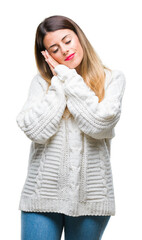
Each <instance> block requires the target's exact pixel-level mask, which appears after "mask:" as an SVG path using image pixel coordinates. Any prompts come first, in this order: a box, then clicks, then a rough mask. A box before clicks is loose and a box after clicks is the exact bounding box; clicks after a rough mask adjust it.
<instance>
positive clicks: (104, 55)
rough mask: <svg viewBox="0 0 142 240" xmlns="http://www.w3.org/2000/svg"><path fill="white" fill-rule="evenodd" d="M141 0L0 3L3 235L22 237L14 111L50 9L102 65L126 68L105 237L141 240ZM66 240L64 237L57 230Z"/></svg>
mask: <svg viewBox="0 0 142 240" xmlns="http://www.w3.org/2000/svg"><path fill="white" fill-rule="evenodd" d="M140 4H141V1H138V0H135V1H131V0H129V1H128V0H119V1H116V0H108V1H105V0H99V1H94V0H93V1H89V0H88V1H84V2H83V1H73V0H70V1H61V0H60V1H57V0H54V1H42V0H41V1H16V0H13V1H3V3H1V6H0V18H1V19H0V61H1V62H0V69H1V70H0V98H1V99H0V110H1V118H0V120H1V124H0V127H1V130H0V136H1V137H0V141H1V145H0V146H1V151H0V153H1V155H0V156H1V163H0V164H1V170H0V192H1V194H0V196H1V197H0V209H1V211H0V217H1V231H0V235H1V236H0V239H14V240H19V239H20V211H19V210H18V205H19V200H20V193H21V190H22V187H23V184H24V181H25V178H26V173H27V163H28V156H29V147H30V139H28V138H27V137H26V136H25V135H24V133H23V132H22V131H21V130H20V129H19V128H18V126H17V123H16V116H17V114H18V113H19V111H20V110H21V107H22V106H23V104H24V102H25V100H26V98H27V94H28V89H29V85H30V82H31V80H32V78H33V76H34V75H35V74H36V73H37V69H36V64H35V59H34V40H35V32H36V28H37V26H38V25H39V23H40V22H41V21H43V20H44V19H45V18H46V17H49V16H51V15H64V16H67V17H69V18H71V19H73V20H74V21H75V22H76V23H77V24H78V25H79V26H80V27H81V28H82V30H83V31H84V33H85V34H86V36H87V38H88V40H89V41H90V43H91V44H92V45H93V47H94V49H95V50H96V52H97V53H98V55H99V56H100V58H101V60H102V61H103V63H104V64H105V65H106V66H108V67H109V68H111V69H119V70H121V71H123V73H124V74H125V77H126V84H127V85H126V90H125V94H124V98H123V105H122V106H123V107H122V115H121V120H120V121H119V122H118V124H117V126H116V128H115V133H116V136H115V138H114V139H113V140H112V150H111V163H112V171H113V179H114V188H115V197H116V216H114V217H112V218H111V220H110V222H109V224H108V226H107V228H106V230H105V233H104V236H103V239H105V240H107V239H108V240H110V239H113V240H114V239H115V240H118V239H119V240H120V239H122V240H123V239H129V240H131V239H142V233H141V214H142V194H141V189H142V187H141V185H142V177H141V171H142V168H141V166H142V164H141V162H142V154H141V152H142V141H141V134H142V127H141V124H142V114H141V95H142V93H141V91H142V35H141V34H142V31H141V30H142V24H141V23H142V14H141V10H142V8H141V6H140ZM62 239H63V235H62Z"/></svg>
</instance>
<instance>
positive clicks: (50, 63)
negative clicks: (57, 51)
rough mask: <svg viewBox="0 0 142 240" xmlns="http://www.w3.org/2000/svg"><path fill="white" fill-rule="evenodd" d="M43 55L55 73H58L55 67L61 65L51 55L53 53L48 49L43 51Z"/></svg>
mask: <svg viewBox="0 0 142 240" xmlns="http://www.w3.org/2000/svg"><path fill="white" fill-rule="evenodd" d="M41 53H42V55H43V56H44V58H45V61H46V62H47V63H48V65H49V67H50V69H51V71H52V73H53V75H57V74H56V73H55V71H54V68H55V67H56V66H57V65H59V63H58V62H57V61H56V60H55V59H54V58H53V57H51V55H50V54H49V53H48V52H47V50H45V51H41Z"/></svg>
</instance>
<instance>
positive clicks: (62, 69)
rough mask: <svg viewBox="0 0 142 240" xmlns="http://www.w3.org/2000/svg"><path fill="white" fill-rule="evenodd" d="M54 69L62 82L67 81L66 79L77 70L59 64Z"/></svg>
mask: <svg viewBox="0 0 142 240" xmlns="http://www.w3.org/2000/svg"><path fill="white" fill-rule="evenodd" d="M54 71H55V72H56V73H57V75H58V77H59V79H60V80H61V81H62V82H65V80H66V79H67V78H68V77H69V76H70V75H72V74H73V73H74V71H76V70H75V69H70V68H69V67H67V66H65V65H63V64H59V65H57V66H56V67H55V68H54Z"/></svg>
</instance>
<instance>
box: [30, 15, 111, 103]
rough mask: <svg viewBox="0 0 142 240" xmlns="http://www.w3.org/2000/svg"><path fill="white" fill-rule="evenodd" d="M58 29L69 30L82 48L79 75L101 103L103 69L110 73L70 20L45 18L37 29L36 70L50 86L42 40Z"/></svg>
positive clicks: (81, 32) (79, 29)
mask: <svg viewBox="0 0 142 240" xmlns="http://www.w3.org/2000/svg"><path fill="white" fill-rule="evenodd" d="M59 29H70V30H72V31H74V32H75V33H76V35H77V36H78V39H79V41H80V44H81V46H82V48H83V52H84V55H83V60H82V62H81V64H80V75H81V76H82V77H83V79H84V81H85V83H86V84H87V85H88V86H89V87H90V88H91V89H92V90H93V91H94V92H95V94H96V95H97V96H98V98H99V102H101V101H102V100H103V98H104V94H105V90H104V84H105V71H104V68H105V69H108V70H110V71H112V70H111V69H109V68H107V67H106V66H105V65H103V64H102V62H101V60H100V58H99V56H98V55H97V53H96V52H95V50H94V48H93V47H92V45H91V44H90V42H89V41H88V39H87V37H86V36H85V34H84V33H83V31H82V30H81V28H80V27H79V26H78V25H77V24H76V23H75V22H74V21H73V20H71V19H69V18H67V17H65V16H61V15H54V16H50V17H48V18H45V19H44V20H43V21H42V22H41V23H40V24H39V26H38V27H37V31H36V37H35V49H34V50H35V59H36V65H37V68H38V70H39V72H40V74H41V76H42V77H43V78H44V79H45V80H46V81H47V82H48V83H49V86H50V85H51V78H52V77H53V73H52V71H51V69H50V67H49V65H48V64H47V63H46V62H45V60H44V58H43V56H42V54H41V51H44V50H45V47H44V44H43V39H44V36H45V35H46V34H47V33H48V32H52V31H56V30H59Z"/></svg>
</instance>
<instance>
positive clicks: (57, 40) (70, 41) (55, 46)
mask: <svg viewBox="0 0 142 240" xmlns="http://www.w3.org/2000/svg"><path fill="white" fill-rule="evenodd" d="M43 44H44V46H45V48H46V49H47V51H48V52H49V54H50V55H51V56H52V57H53V58H54V59H55V60H56V61H57V62H58V63H59V64H64V65H66V66H67V67H69V68H71V69H73V68H75V69H76V70H77V71H78V72H79V69H80V63H81V61H82V59H83V49H82V46H81V44H80V41H79V39H78V37H77V35H76V34H75V33H74V31H72V30H70V29H60V30H56V31H54V32H48V33H47V34H46V35H45V37H44V39H43ZM73 53H75V54H74V57H73V58H71V59H70V60H68V61H66V60H65V59H66V58H67V57H68V56H69V55H71V54H73Z"/></svg>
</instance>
